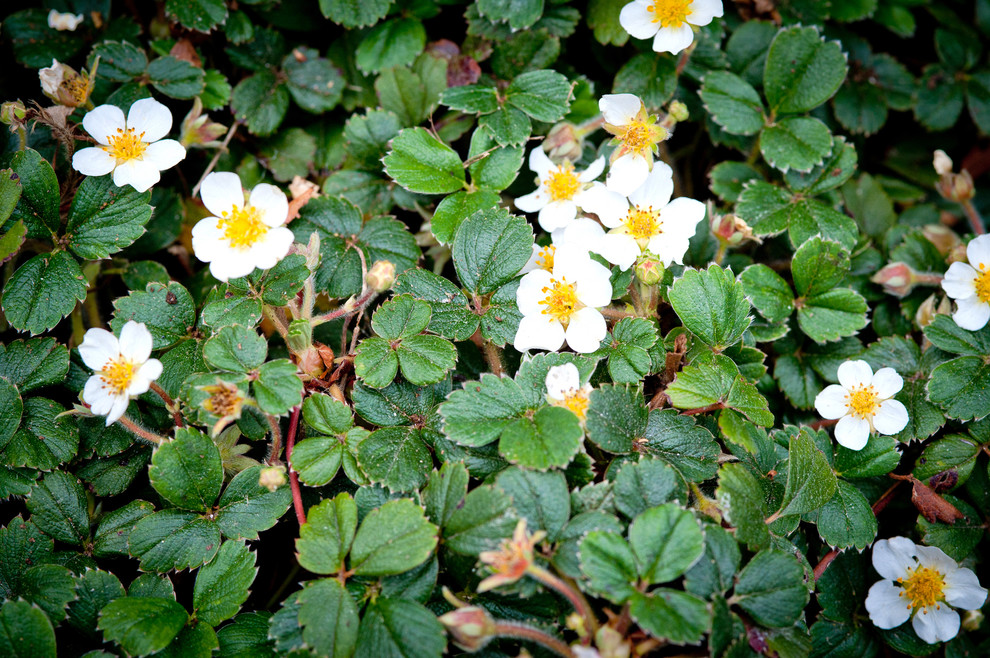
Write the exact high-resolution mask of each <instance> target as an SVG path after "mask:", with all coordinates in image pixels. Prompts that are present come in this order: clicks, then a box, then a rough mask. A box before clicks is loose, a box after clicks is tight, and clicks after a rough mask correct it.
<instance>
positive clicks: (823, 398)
mask: <svg viewBox="0 0 990 658" xmlns="http://www.w3.org/2000/svg"><path fill="white" fill-rule="evenodd" d="M838 376H839V383H838V384H832V385H830V386H826V387H825V389H824V390H823V391H822V392H821V393H819V394H818V396H817V397H816V398H815V409H817V410H818V413H820V414H821V415H822V417H823V418H828V419H830V420H834V419H836V418H838V419H839V422H838V423H836V425H835V440H836V441H838V442H839V445H841V446H844V447H846V448H848V449H850V450H862V449H863V448H864V447H865V446H866V442H867V441H868V440H869V438H870V433H871V432H873V431H876V432H877V433H879V434H897V433H898V432H900V431H901V430H902V429H904V428H905V427H906V426H907V424H908V412H907V409H906V408H905V407H904V405H903V404H901V403H900V402H898V401H897V400H892V399H891V398H893V397H894V396H895V395H897V393H898V391H900V390H901V388H902V387H903V386H904V380H903V379H901V376H900V375H898V374H897V372H895V371H894V369H893V368H880V370H877V372H876V374H874V373H873V369H872V368H870V364H868V363H867V362H866V361H846V362H845V363H843V364H842V365H840V366H839V372H838Z"/></svg>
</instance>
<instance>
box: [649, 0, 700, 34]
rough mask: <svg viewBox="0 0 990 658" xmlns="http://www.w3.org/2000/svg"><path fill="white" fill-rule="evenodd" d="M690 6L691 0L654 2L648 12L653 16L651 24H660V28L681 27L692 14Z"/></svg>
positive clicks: (658, 0) (660, 0) (659, 0)
mask: <svg viewBox="0 0 990 658" xmlns="http://www.w3.org/2000/svg"><path fill="white" fill-rule="evenodd" d="M690 6H691V0H653V6H652V7H647V8H646V11H648V12H650V13H652V14H653V20H652V21H651V22H652V23H660V27H680V26H681V25H683V24H684V23H686V22H687V17H688V16H689V15H690V14H691V10H690V9H689V8H688V7H690Z"/></svg>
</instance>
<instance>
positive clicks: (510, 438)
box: [498, 407, 584, 470]
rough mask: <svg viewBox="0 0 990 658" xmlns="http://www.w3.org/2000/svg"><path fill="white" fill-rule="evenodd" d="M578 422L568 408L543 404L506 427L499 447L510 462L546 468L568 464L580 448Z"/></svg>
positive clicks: (539, 468) (580, 430)
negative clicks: (530, 413) (532, 413)
mask: <svg viewBox="0 0 990 658" xmlns="http://www.w3.org/2000/svg"><path fill="white" fill-rule="evenodd" d="M582 436H584V432H583V430H582V429H581V422H580V421H579V420H578V417H577V416H575V415H574V413H573V412H572V411H570V410H569V409H564V408H563V407H543V408H542V409H539V410H538V411H537V412H536V413H535V414H534V415H533V417H532V419H530V418H520V419H519V420H517V421H516V422H514V423H512V424H511V425H509V426H508V427H506V428H505V431H503V432H502V436H501V439H500V440H499V443H498V450H499V452H500V453H501V454H502V456H503V457H505V458H506V459H507V460H509V461H510V462H512V463H513V464H517V465H519V466H523V467H525V468H534V469H538V470H546V469H548V468H562V467H564V466H566V465H567V464H568V463H570V461H571V459H573V457H574V455H575V454H577V452H578V450H579V449H580V448H581V437H582Z"/></svg>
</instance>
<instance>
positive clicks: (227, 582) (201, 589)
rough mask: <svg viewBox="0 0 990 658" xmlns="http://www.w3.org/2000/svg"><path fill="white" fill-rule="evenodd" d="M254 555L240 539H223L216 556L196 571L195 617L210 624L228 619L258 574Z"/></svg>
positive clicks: (246, 595) (237, 608) (235, 611)
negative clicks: (238, 540)
mask: <svg viewBox="0 0 990 658" xmlns="http://www.w3.org/2000/svg"><path fill="white" fill-rule="evenodd" d="M256 559H257V555H256V554H255V553H252V552H251V550H250V549H249V548H248V547H247V545H246V544H245V543H244V542H235V541H227V542H224V544H223V546H221V547H220V550H219V551H218V552H217V554H216V557H214V558H213V560H212V561H211V562H210V563H209V564H206V565H204V566H203V567H201V568H200V570H199V571H198V572H197V573H196V584H195V585H194V587H193V610H195V613H196V618H197V619H199V620H200V621H201V622H203V623H206V624H209V625H210V626H218V625H220V622H222V621H224V620H226V619H230V618H231V617H233V616H234V615H236V614H237V611H238V610H240V609H241V605H243V603H244V602H245V601H246V600H247V598H248V595H249V594H250V590H249V588H250V587H251V583H252V582H254V577H255V575H256V574H257V573H258V569H257V567H255V560H256Z"/></svg>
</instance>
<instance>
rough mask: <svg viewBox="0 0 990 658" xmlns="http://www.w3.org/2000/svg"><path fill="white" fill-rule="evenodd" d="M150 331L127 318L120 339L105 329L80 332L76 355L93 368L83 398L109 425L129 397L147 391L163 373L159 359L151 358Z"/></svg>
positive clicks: (123, 408) (118, 415)
mask: <svg viewBox="0 0 990 658" xmlns="http://www.w3.org/2000/svg"><path fill="white" fill-rule="evenodd" d="M151 345H152V341H151V332H149V331H148V329H147V327H145V326H144V324H142V323H140V322H134V321H133V320H130V321H128V322H127V324H125V325H124V327H123V328H122V329H121V330H120V339H118V338H117V337H116V336H114V335H113V334H112V333H110V332H109V331H107V330H106V329H95V328H94V329H90V330H89V331H87V332H86V334H85V335H84V336H83V342H82V344H81V345H80V346H79V356H80V357H82V360H83V363H85V364H86V365H87V366H88V367H89V368H91V369H92V370H93V371H94V373H95V374H94V375H93V376H92V377H90V378H89V379H88V380H87V381H86V386H85V388H84V389H83V394H82V399H83V402H85V403H86V404H88V405H89V407H90V411H92V412H93V413H94V414H98V415H100V416H106V417H107V425H108V426H109V425H111V424H113V423H115V422H117V421H118V420H120V417H121V416H123V415H124V412H125V411H127V405H128V404H129V403H130V400H131V398H132V397H134V396H136V395H141V394H142V393H147V392H148V388H150V386H151V382H153V381H155V380H156V379H158V377H159V376H160V375H161V374H162V363H161V361H159V360H158V359H151V358H149V357H150V356H151Z"/></svg>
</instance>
